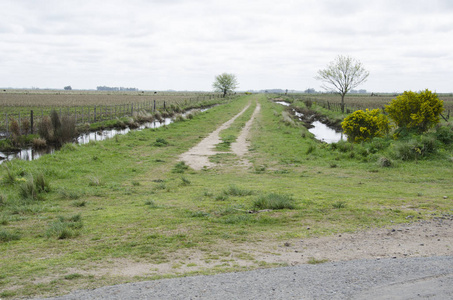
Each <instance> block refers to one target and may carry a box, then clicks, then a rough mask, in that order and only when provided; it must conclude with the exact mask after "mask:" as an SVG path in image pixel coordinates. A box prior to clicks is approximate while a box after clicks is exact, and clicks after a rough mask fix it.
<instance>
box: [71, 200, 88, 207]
mask: <svg viewBox="0 0 453 300" xmlns="http://www.w3.org/2000/svg"><path fill="white" fill-rule="evenodd" d="M86 205H87V201H86V200H80V201H74V202H72V206H75V207H84V206H86Z"/></svg>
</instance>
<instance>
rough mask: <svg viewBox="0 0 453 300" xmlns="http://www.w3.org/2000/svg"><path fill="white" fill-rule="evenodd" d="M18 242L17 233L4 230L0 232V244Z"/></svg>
mask: <svg viewBox="0 0 453 300" xmlns="http://www.w3.org/2000/svg"><path fill="white" fill-rule="evenodd" d="M17 240H20V235H19V234H17V233H10V232H8V231H6V230H1V231H0V242H3V243H7V242H10V241H17Z"/></svg>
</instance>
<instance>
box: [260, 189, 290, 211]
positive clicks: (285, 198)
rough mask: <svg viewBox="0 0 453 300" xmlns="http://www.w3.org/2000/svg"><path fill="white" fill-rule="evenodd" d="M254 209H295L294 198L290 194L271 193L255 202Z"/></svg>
mask: <svg viewBox="0 0 453 300" xmlns="http://www.w3.org/2000/svg"><path fill="white" fill-rule="evenodd" d="M253 208H254V209H295V208H296V205H295V203H294V200H293V198H292V197H291V196H289V195H283V194H276V193H269V194H266V195H263V196H260V197H258V199H256V200H255V201H254V202H253Z"/></svg>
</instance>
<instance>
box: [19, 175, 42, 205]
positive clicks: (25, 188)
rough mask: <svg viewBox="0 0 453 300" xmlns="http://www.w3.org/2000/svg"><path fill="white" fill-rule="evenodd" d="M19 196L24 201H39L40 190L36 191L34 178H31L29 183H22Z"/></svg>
mask: <svg viewBox="0 0 453 300" xmlns="http://www.w3.org/2000/svg"><path fill="white" fill-rule="evenodd" d="M19 195H20V196H21V198H22V199H24V200H25V199H31V200H37V199H38V190H37V189H36V185H35V183H34V180H33V176H30V177H29V178H28V180H27V181H25V182H22V183H21V184H20V185H19Z"/></svg>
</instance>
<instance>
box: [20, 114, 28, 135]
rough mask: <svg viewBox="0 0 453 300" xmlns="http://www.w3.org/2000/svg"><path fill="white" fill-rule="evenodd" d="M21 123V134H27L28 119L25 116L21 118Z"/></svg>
mask: <svg viewBox="0 0 453 300" xmlns="http://www.w3.org/2000/svg"><path fill="white" fill-rule="evenodd" d="M21 123H22V124H21V127H22V133H23V134H28V132H29V131H30V120H28V119H27V118H25V119H22V121H21Z"/></svg>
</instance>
